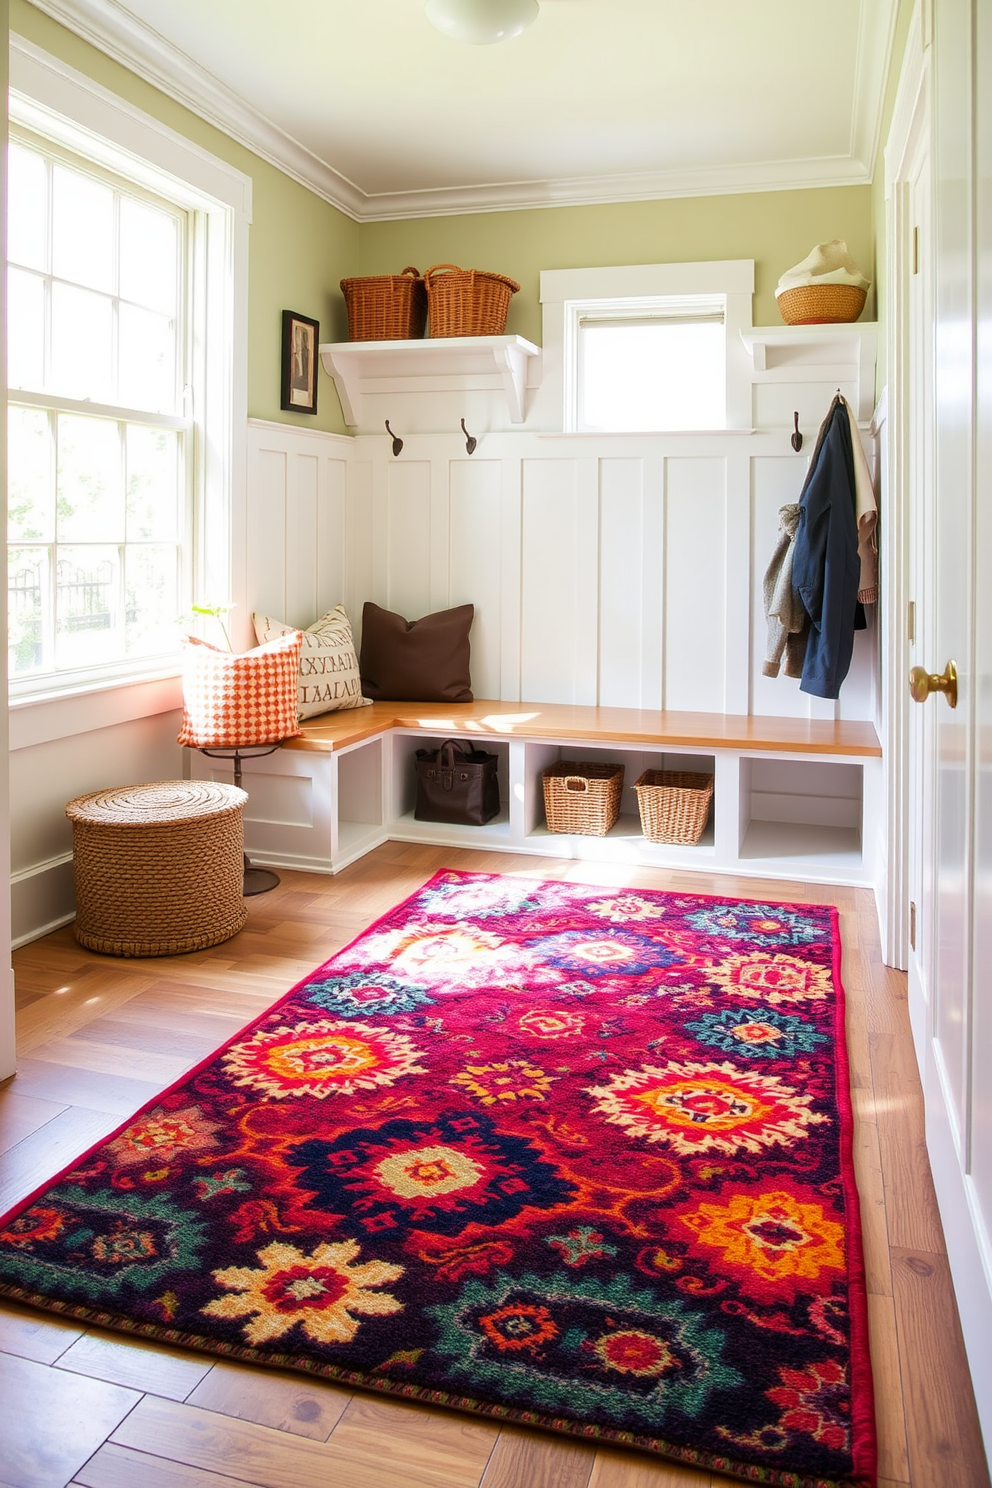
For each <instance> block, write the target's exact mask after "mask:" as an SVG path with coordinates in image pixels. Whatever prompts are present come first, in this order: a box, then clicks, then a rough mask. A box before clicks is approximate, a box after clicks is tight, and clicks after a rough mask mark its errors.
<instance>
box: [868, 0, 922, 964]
mask: <svg viewBox="0 0 992 1488" xmlns="http://www.w3.org/2000/svg"><path fill="white" fill-rule="evenodd" d="M927 15H928V10H927V7H926V5H924V4H922V3H921V0H917V5H916V7H915V9H914V11H913V18H912V21H911V23H910V33H909V38H908V41H907V45H906V54H905V58H904V61H903V68H902V74H901V76H900V79H899V88H898V92H897V94H896V102H895V108H894V111H893V115H892V124H891V127H890V130H889V138H888V141H887V143H886V146H885V218H886V233H885V252H886V282H887V286H888V289H887V292H888V314H887V316H886V367H887V369H888V370H887V376H888V386H887V389H886V392H887V398H886V410H887V414H886V418H885V421H884V428H883V432H884V441H885V447H884V462H885V470H886V474H887V482H886V493H885V494H886V503H885V504H886V508H887V510H884V511H882V513H881V522H880V528H881V552H880V555H879V556H880V560H881V570H882V593H881V620H882V655H883V657H884V667H883V671H882V740H883V753H884V759H885V817H886V843H887V852H886V854H885V855H884V856H885V860H884V862H883V865H882V870H881V874H880V883H879V908H880V911H881V913H880V923H881V931H882V958H883V960H884V961H885V962H886V964H887V965H889V966H896V967H899V968H900V969H902V970H905V969H906V967H907V965H908V959H909V955H908V953H909V881H910V874H909V850H910V833H909V830H908V826H909V810H910V801H909V746H910V728H909V707H910V701H909V691H908V686H907V677H908V674H909V668H910V664H911V663H910V643H909V636H908V630H907V603H908V601H909V598H910V582H911V575H910V571H909V537H908V534H909V519H910V489H911V487H910V468H911V467H910V461H911V459H912V448H911V434H910V427H911V426H910V419H909V413H910V399H911V378H910V375H909V374H910V368H909V357H910V354H911V348H910V345H909V341H908V336H907V330H908V320H909V316H908V281H909V276H910V275H911V274H912V270H913V265H912V227H913V224H912V223H911V222H910V221H909V220H908V214H907V201H906V181H907V175H908V171H909V169H910V166H911V163H912V161H913V159H914V156H915V155H916V152H917V150H918V148H919V143H920V139H921V136H922V137H925V136H926V134H928V133H929V129H930V54H929V49H928V47H927V46H925V44H924V43H925V41H928V39H929V38H928V37H926V36H925V34H924V28H925V26H926V22H927ZM927 261H930V257H929V254H928V255H927Z"/></svg>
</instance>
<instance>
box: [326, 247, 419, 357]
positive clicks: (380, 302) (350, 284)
mask: <svg viewBox="0 0 992 1488" xmlns="http://www.w3.org/2000/svg"><path fill="white" fill-rule="evenodd" d="M341 293H342V294H343V295H344V302H345V305H346V306H347V309H348V340H349V341H416V340H418V339H419V338H420V337H421V336H423V334H424V328H425V326H426V324H427V290H426V288H425V287H424V281H423V279H421V277H420V273H419V271H418V270H417V269H415V268H413V267H412V265H409V266H408V267H407V268H405V269H404V270H403V272H402V274H376V275H373V276H370V277H369V278H366V279H342V280H341Z"/></svg>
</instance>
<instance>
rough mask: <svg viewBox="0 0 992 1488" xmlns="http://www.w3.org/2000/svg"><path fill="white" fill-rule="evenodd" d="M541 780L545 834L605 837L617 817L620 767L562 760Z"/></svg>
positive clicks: (621, 777) (621, 779)
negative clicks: (542, 783)
mask: <svg viewBox="0 0 992 1488" xmlns="http://www.w3.org/2000/svg"><path fill="white" fill-rule="evenodd" d="M542 779H543V782H544V816H545V819H546V821H547V823H548V831H549V832H572V833H578V834H579V835H581V836H584V837H605V836H606V834H607V832H608V831H609V830H610V828H611V827H612V826H613V823H614V822H615V821H616V819H617V817H618V816H619V815H620V797H621V796H622V794H623V765H611V764H595V763H588V762H583V761H576V760H563V761H562V763H561V764H558V765H549V767H548V768H547V769H546V770H545V771H544V773H543V777H542Z"/></svg>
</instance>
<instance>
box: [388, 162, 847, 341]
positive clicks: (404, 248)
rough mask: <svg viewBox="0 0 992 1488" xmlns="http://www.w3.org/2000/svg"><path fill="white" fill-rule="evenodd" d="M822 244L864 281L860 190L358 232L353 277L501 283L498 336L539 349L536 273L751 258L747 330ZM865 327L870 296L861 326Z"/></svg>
mask: <svg viewBox="0 0 992 1488" xmlns="http://www.w3.org/2000/svg"><path fill="white" fill-rule="evenodd" d="M827 238H845V239H846V240H847V245H848V248H849V249H850V251H851V252H852V254H853V255H854V258H855V260H856V261H857V263H858V264H859V265H860V266H861V268H862V270H863V272H864V273H866V274H867V275H868V276H869V277H873V269H872V193H871V188H870V187H869V186H844V187H830V188H822V189H821V188H818V189H811V190H807V191H763V192H755V193H750V194H742V195H739V196H689V197H679V198H675V199H669V200H665V201H646V202H622V203H617V204H611V205H609V206H601V207H547V208H540V209H535V210H528V211H524V212H485V213H483V212H480V213H473V214H470V215H466V216H460V217H422V218H417V219H414V220H411V221H408V222H375V223H365V224H363V226H362V230H361V272H362V273H363V274H395V273H398V272H399V271H400V269H402V268H403V267H404V265H405V264H410V263H412V264H415V265H416V267H417V268H419V269H420V270H421V271H423V270H424V269H426V268H428V267H429V266H430V265H431V264H434V263H456V264H460V265H461V266H462V267H464V268H477V269H493V270H496V271H497V272H498V273H501V274H509V275H510V277H511V278H512V279H516V280H517V282H518V283H519V285H520V293H519V294H518V295H514V297H513V299H512V300H511V302H510V318H509V321H508V323H507V331H509V332H516V333H517V334H518V335H521V336H527V337H528V338H529V339H530V340H532V341H536V342H538V344H540V341H541V306H540V298H539V296H540V279H539V275H540V271H541V270H542V269H572V268H583V267H589V266H596V267H600V266H605V265H610V264H636V263H665V262H673V263H680V262H685V263H689V262H695V261H701V260H706V259H720V258H753V259H754V260H755V300H754V318H755V324H756V325H778V324H780V319H779V315H778V311H777V309H776V305H775V285H776V284H777V283H778V279H779V276H780V275H781V273H782V272H783V270H785V269H788V268H790V267H791V266H792V265H793V264H794V263H798V262H799V260H800V259H803V258H805V257H806V254H807V253H808V252H809V250H810V249H811V248H812V247H813V246H814V244H816V243H820V242H823V241H824V240H825V239H827ZM873 316H874V308H873V300H872V298H871V297H869V300H868V303H867V305H866V306H865V311H864V318H865V319H867V320H871V319H872V318H873Z"/></svg>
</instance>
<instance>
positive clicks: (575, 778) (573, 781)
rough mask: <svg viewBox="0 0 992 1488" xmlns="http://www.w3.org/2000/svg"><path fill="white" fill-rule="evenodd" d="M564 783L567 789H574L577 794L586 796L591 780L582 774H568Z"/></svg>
mask: <svg viewBox="0 0 992 1488" xmlns="http://www.w3.org/2000/svg"><path fill="white" fill-rule="evenodd" d="M562 785H563V786H564V787H565V789H566V790H567V791H572V792H573V793H574V794H575V795H583V796H584V795H585V794H586V792H587V791H588V789H589V782H588V780H586V779H585V778H584V776H582V775H566V776H565V778H564V780H563V781H562Z"/></svg>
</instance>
